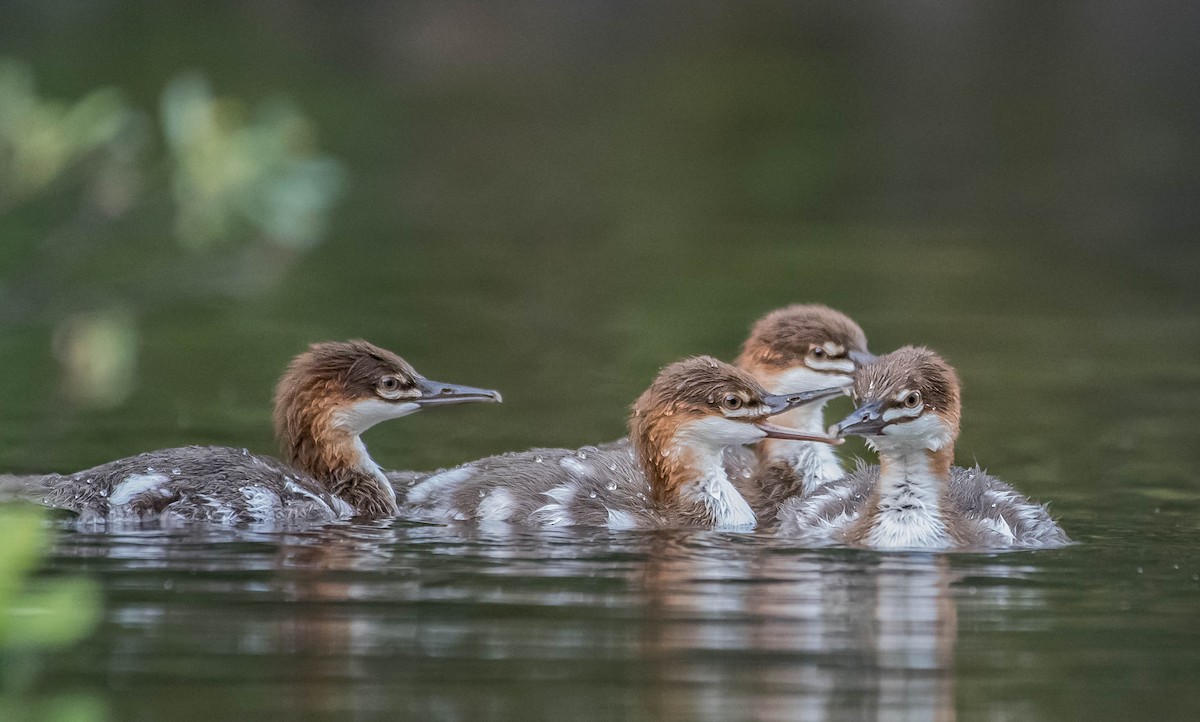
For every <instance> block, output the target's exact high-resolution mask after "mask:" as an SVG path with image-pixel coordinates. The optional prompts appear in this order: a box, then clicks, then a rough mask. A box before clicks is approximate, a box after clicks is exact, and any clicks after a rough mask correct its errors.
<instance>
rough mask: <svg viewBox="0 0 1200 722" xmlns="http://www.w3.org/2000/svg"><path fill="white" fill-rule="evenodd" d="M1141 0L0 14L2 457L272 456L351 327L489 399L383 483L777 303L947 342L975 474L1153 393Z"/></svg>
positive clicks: (1168, 223)
mask: <svg viewBox="0 0 1200 722" xmlns="http://www.w3.org/2000/svg"><path fill="white" fill-rule="evenodd" d="M1157 7H1158V8H1159V9H1158V10H1157V11H1156V12H1153V13H1151V12H1138V11H1136V10H1135V9H1133V8H1131V7H1130V6H1128V5H1127V4H1125V3H1117V2H1097V3H1077V4H1054V5H1047V4H1043V3H1005V4H992V3H962V4H957V5H955V6H953V7H943V6H937V5H933V4H928V3H906V4H895V3H782V2H775V3H771V2H751V3H743V4H738V5H736V6H734V5H731V4H725V3H670V2H656V3H620V2H618V3H609V2H606V3H555V2H521V3H473V2H450V3H421V2H417V3H400V4H393V3H356V4H355V6H354V7H353V9H351V8H347V7H344V6H342V5H339V4H329V3H319V2H250V3H156V2H144V3H138V2H98V3H83V4H81V3H70V2H10V3H6V4H5V5H4V6H3V8H2V9H0V56H2V57H3V58H5V60H4V61H3V65H0V94H2V95H3V97H0V119H2V120H0V239H2V242H0V364H2V366H3V368H4V369H5V371H6V373H4V374H3V376H2V378H0V398H3V400H4V408H5V414H4V418H3V420H2V421H0V468H4V469H10V470H17V471H41V470H47V469H53V470H71V469H76V468H81V467H84V466H87V465H90V464H93V463H98V462H101V461H106V460H108V459H111V458H113V457H115V456H119V455H123V454H128V453H133V452H136V451H140V450H145V449H149V448H156V447H162V446H168V445H173V444H180V443H185V442H201V443H222V444H232V445H238V446H243V445H244V446H249V447H252V448H254V449H259V450H269V449H271V448H272V447H273V444H272V441H271V438H270V430H269V428H268V418H269V416H268V414H269V408H268V407H269V399H270V393H271V386H272V384H273V382H274V379H275V377H276V376H277V375H278V373H279V372H280V370H281V369H282V366H283V364H284V363H285V362H286V360H287V359H288V358H289V357H290V356H291V355H292V354H294V353H295V352H297V351H298V350H299V349H301V348H303V347H304V346H305V345H306V344H307V343H309V342H312V341H316V340H322V339H331V338H346V337H351V336H363V337H366V338H369V339H371V340H373V341H375V342H377V343H380V344H383V345H386V346H389V347H391V348H393V349H395V350H397V351H399V352H400V353H401V354H403V355H405V356H406V357H408V358H409V359H410V360H411V361H412V362H413V363H414V364H415V365H416V366H417V367H418V368H419V369H421V370H422V371H423V372H425V373H426V374H428V375H429V376H431V377H433V378H445V379H447V380H452V381H462V382H465V383H476V384H484V385H491V386H494V387H497V388H500V389H502V390H503V391H504V392H505V394H506V400H507V403H506V405H505V406H503V407H500V408H488V409H471V410H454V411H453V412H451V413H448V414H438V415H435V414H427V415H423V416H422V417H419V418H416V419H411V420H407V421H405V422H402V424H403V428H398V427H399V426H400V425H399V424H397V425H393V426H392V428H388V429H387V430H379V431H376V432H374V433H373V434H372V438H371V439H370V441H371V444H372V448H373V449H374V450H375V451H376V454H377V456H379V457H380V458H381V460H383V461H385V462H386V463H387V464H388V465H391V466H397V467H400V466H415V467H429V466H437V465H440V464H447V463H452V462H455V461H458V460H460V459H462V458H464V457H466V456H470V455H472V454H480V453H486V452H491V451H498V450H502V449H508V448H513V447H519V446H528V445H530V444H535V443H537V444H568V445H577V444H580V443H586V442H588V441H597V440H599V439H602V438H608V437H613V436H618V435H620V434H621V433H622V428H623V415H624V410H625V406H626V404H627V403H628V402H629V401H630V400H631V399H632V398H634V397H635V396H636V394H637V393H638V392H639V391H640V389H641V388H642V387H643V386H644V384H645V382H646V381H647V379H648V378H650V376H651V375H652V373H653V371H654V369H656V368H657V367H658V366H660V365H662V364H664V363H667V362H670V361H671V360H674V359H676V358H678V357H680V356H682V355H685V354H691V353H714V354H717V355H720V356H723V357H727V358H728V357H732V356H733V355H734V354H735V352H736V350H737V346H738V343H739V342H740V340H741V338H742V337H743V335H744V333H745V331H746V329H747V328H748V327H749V324H750V323H751V322H752V321H753V320H754V319H755V318H756V317H757V316H758V315H759V314H760V313H762V312H763V311H765V310H768V309H770V308H772V307H775V306H778V305H780V304H783V303H787V302H792V301H821V302H825V303H829V304H831V305H834V306H835V307H838V308H841V309H843V310H845V311H846V312H847V313H849V314H851V315H852V316H853V317H855V318H856V319H858V320H859V321H860V323H862V324H863V326H864V327H865V328H866V330H867V332H868V335H869V337H870V338H871V339H872V342H873V347H874V348H875V349H877V350H881V351H882V350H886V349H888V348H892V347H895V346H896V345H899V344H902V343H906V342H922V343H929V344H933V345H935V346H937V347H938V348H939V349H940V350H942V351H943V352H944V353H945V354H947V355H948V357H949V358H950V359H951V360H952V361H953V362H955V363H957V364H959V365H960V366H961V367H962V370H963V374H964V377H965V381H966V384H967V389H968V399H967V403H968V405H969V406H968V414H967V438H968V439H969V440H972V441H976V442H977V443H976V444H975V446H976V447H978V448H979V450H980V451H983V450H986V451H988V452H992V453H989V455H988V458H993V456H992V454H994V453H996V450H997V449H999V448H1002V447H1007V446H1010V445H1011V444H1013V443H1018V444H1019V443H1024V442H1022V440H1021V439H1011V438H1006V439H991V438H989V437H988V436H983V435H982V434H980V435H978V436H976V435H975V434H974V430H976V429H979V428H980V427H981V426H982V425H985V424H986V423H987V421H986V419H987V418H988V417H989V416H993V415H996V414H1004V415H1008V416H1018V415H1019V416H1023V417H1025V418H1024V425H1025V426H1027V427H1029V426H1032V427H1033V428H1032V429H1031V431H1033V432H1036V433H1041V432H1043V431H1046V430H1047V429H1046V428H1045V427H1046V426H1047V421H1046V418H1047V416H1051V417H1052V416H1053V415H1054V414H1055V413H1056V412H1055V411H1054V408H1053V406H1055V405H1048V404H1047V403H1045V402H1046V401H1047V400H1050V399H1047V398H1046V396H1047V395H1049V396H1050V397H1051V398H1053V397H1054V396H1055V395H1059V396H1061V395H1062V394H1067V393H1070V392H1071V390H1072V388H1073V387H1074V386H1075V385H1077V384H1084V383H1086V382H1088V381H1092V382H1095V381H1096V380H1097V378H1096V377H1097V376H1104V377H1105V380H1111V379H1110V378H1109V377H1110V376H1111V375H1114V374H1117V375H1119V374H1125V373H1128V374H1129V375H1130V376H1131V377H1132V378H1135V379H1137V380H1139V381H1141V380H1144V379H1146V377H1147V376H1151V377H1161V376H1162V375H1164V374H1165V375H1171V378H1172V380H1173V381H1174V382H1175V383H1176V385H1174V386H1173V387H1172V388H1171V389H1170V391H1169V392H1168V391H1166V390H1165V389H1164V391H1163V393H1162V394H1161V395H1162V396H1163V397H1164V398H1161V399H1159V398H1156V399H1155V402H1156V403H1157V404H1166V405H1168V406H1169V405H1171V404H1173V403H1174V399H1176V398H1180V396H1181V395H1182V396H1186V397H1187V398H1188V406H1189V407H1190V402H1191V400H1192V399H1194V398H1195V396H1194V392H1195V390H1196V382H1197V375H1196V373H1195V372H1194V370H1193V369H1192V368H1191V367H1192V361H1193V360H1194V358H1195V352H1196V351H1197V345H1198V344H1197V334H1196V331H1197V318H1198V317H1197V310H1198V308H1200V304H1198V301H1200V290H1197V285H1196V284H1195V283H1193V282H1192V280H1193V279H1194V277H1195V275H1196V272H1197V270H1200V265H1198V264H1200V252H1198V251H1197V248H1196V244H1195V233H1196V230H1197V228H1198V227H1200V206H1198V205H1197V204H1196V203H1195V198H1196V193H1195V191H1196V190H1197V187H1198V186H1197V183H1196V181H1197V167H1198V164H1197V160H1198V157H1197V156H1198V153H1200V131H1198V130H1197V129H1198V127H1200V126H1198V125H1197V123H1196V122H1195V121H1196V118H1197V110H1198V109H1200V96H1198V95H1197V93H1196V92H1195V91H1196V85H1197V82H1198V81H1197V78H1196V74H1195V73H1194V68H1195V67H1196V65H1197V63H1196V61H1197V60H1198V59H1200V58H1198V57H1197V55H1198V53H1200V51H1198V50H1197V46H1196V44H1195V43H1194V42H1193V39H1194V32H1193V31H1194V30H1195V29H1196V27H1197V22H1196V21H1197V11H1196V10H1195V8H1194V7H1192V6H1190V5H1187V4H1184V3H1180V4H1178V5H1176V6H1169V5H1161V6H1157ZM1107 360H1112V361H1114V362H1115V363H1114V364H1108V363H1105V362H1106V361H1107ZM1183 362H1186V364H1187V368H1180V367H1179V365H1178V364H1179V363H1183ZM1156 375H1157V376H1156ZM1179 382H1183V384H1184V387H1183V388H1180V387H1179V386H1178V383H1179ZM1123 386H1125V385H1124V384H1114V385H1113V387H1111V388H1109V389H1108V390H1107V391H1106V395H1108V396H1109V398H1108V399H1103V400H1102V399H1095V402H1096V403H1097V404H1101V403H1102V404H1103V405H1101V406H1099V407H1098V408H1099V411H1098V412H1097V413H1095V414H1089V416H1093V417H1095V416H1099V417H1105V416H1110V415H1111V416H1112V417H1113V418H1087V419H1080V418H1072V419H1071V423H1072V424H1073V425H1080V424H1082V425H1084V426H1086V427H1087V429H1088V430H1091V431H1093V432H1095V431H1098V430H1101V429H1098V428H1097V425H1099V424H1102V423H1104V424H1120V423H1133V420H1131V419H1129V418H1128V416H1129V413H1130V412H1131V411H1134V412H1135V413H1136V407H1137V406H1138V405H1139V404H1143V403H1149V400H1148V399H1147V398H1146V397H1145V396H1144V394H1141V393H1138V394H1128V393H1127V391H1126V389H1125V388H1123ZM1088 391H1089V393H1090V391H1091V387H1090V386H1089V387H1088ZM1047 406H1050V407H1051V408H1050V409H1049V410H1048V409H1047ZM1131 407H1132V408H1131ZM1109 411H1111V412H1112V413H1111V414H1109V413H1108V412H1109ZM1117 416H1122V417H1124V418H1116V417H1117ZM1061 421H1062V419H1054V424H1053V425H1056V426H1057V425H1060V423H1061ZM1106 428H1107V427H1106ZM1061 431H1067V430H1066V429H1061ZM1070 431H1071V432H1072V433H1071V434H1070V437H1071V438H1072V441H1073V443H1089V440H1088V439H1087V438H1086V437H1080V436H1077V435H1075V434H1074V431H1075V429H1071V430H1070ZM1165 431H1166V432H1167V433H1168V434H1169V433H1170V430H1165ZM1055 433H1059V432H1055ZM1113 433H1116V432H1113ZM1165 448H1174V447H1170V446H1167V447H1165Z"/></svg>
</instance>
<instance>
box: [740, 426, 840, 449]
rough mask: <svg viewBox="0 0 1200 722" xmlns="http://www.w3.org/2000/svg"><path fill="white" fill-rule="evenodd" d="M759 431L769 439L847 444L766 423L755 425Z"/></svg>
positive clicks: (838, 440) (832, 444) (833, 444)
mask: <svg viewBox="0 0 1200 722" xmlns="http://www.w3.org/2000/svg"><path fill="white" fill-rule="evenodd" d="M754 426H755V427H757V428H758V430H759V431H762V432H764V433H765V434H766V435H767V438H768V439H792V440H793V441H816V442H818V443H821V444H829V445H830V446H837V445H838V444H841V443H843V442H845V439H838V438H835V437H830V436H817V435H815V434H805V433H803V432H801V431H796V430H795V429H785V428H784V427H782V426H776V425H775V424H769V423H767V422H766V421H759V422H758V423H756V424H755V425H754Z"/></svg>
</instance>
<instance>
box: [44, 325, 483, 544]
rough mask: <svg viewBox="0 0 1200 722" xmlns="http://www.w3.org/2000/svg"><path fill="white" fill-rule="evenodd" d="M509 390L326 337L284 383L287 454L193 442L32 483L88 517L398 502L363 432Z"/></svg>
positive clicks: (263, 515) (293, 518)
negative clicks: (430, 373)
mask: <svg viewBox="0 0 1200 722" xmlns="http://www.w3.org/2000/svg"><path fill="white" fill-rule="evenodd" d="M472 401H495V402H498V401H500V394H498V393H497V392H495V391H491V390H488V389H477V388H472V387H470V386H457V385H454V384H446V383H440V382H436V381H430V380H428V379H426V378H424V377H423V376H421V375H420V374H419V373H417V372H416V370H415V369H413V367H412V366H410V365H409V364H408V362H406V361H405V360H404V359H402V358H400V357H399V356H397V355H396V354H394V353H392V352H391V351H386V350H384V349H381V348H379V347H378V346H374V345H372V344H370V343H367V342H366V341H349V342H345V343H319V344H314V345H313V346H311V347H310V348H309V349H308V351H306V352H305V353H302V354H300V355H299V356H297V357H296V358H295V359H293V360H292V362H291V364H290V365H289V366H288V368H287V371H286V372H285V373H284V375H283V377H282V378H281V379H280V380H279V384H278V385H277V386H276V388H275V413H274V420H275V435H276V437H277V439H278V441H279V443H280V445H281V447H282V449H283V453H284V460H283V461H279V460H277V459H273V458H271V457H268V456H259V455H257V454H250V453H248V452H247V451H246V450H245V449H230V448H225V447H207V446H186V447H182V448H176V449H162V450H159V451H151V452H149V453H145V454H140V455H138V456H133V457H129V458H127V459H120V460H118V461H113V462H110V463H108V464H103V465H101V466H97V467H94V468H91V469H87V470H86V471H81V472H78V473H76V474H70V475H59V474H53V475H49V476H45V477H38V478H36V479H34V480H32V481H30V482H28V483H27V485H26V489H27V492H32V496H33V497H34V498H35V500H37V501H39V502H40V503H42V504H46V505H48V506H53V507H58V508H63V509H69V510H71V511H74V512H77V513H78V514H80V517H81V520H83V521H101V520H146V519H151V518H155V517H158V518H161V519H163V520H172V521H174V520H182V521H206V522H213V523H220V524H237V523H241V522H260V523H261V522H284V523H291V522H320V521H327V520H332V519H336V518H348V517H359V518H366V519H374V518H379V517H387V516H391V515H393V514H395V512H396V508H397V507H396V496H395V493H394V492H393V490H392V487H391V485H390V484H389V483H388V482H387V478H386V477H385V476H384V475H383V472H382V471H381V470H380V468H379V466H378V465H376V464H375V462H374V461H372V460H371V457H370V456H369V455H368V454H367V449H366V447H365V446H364V445H363V443H362V439H361V438H360V436H361V435H362V433H363V432H364V431H366V430H367V429H369V428H371V427H372V426H374V425H375V424H377V423H379V422H381V421H385V420H387V419H395V418H399V417H401V416H407V415H409V414H412V413H414V412H416V411H419V410H421V409H422V408H425V407H427V406H441V405H445V404H457V403H466V402H472Z"/></svg>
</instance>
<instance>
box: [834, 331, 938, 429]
mask: <svg viewBox="0 0 1200 722" xmlns="http://www.w3.org/2000/svg"><path fill="white" fill-rule="evenodd" d="M904 390H915V391H920V392H921V398H922V400H923V402H924V403H925V407H926V408H930V409H933V410H934V411H937V412H938V413H940V414H942V416H945V417H946V418H947V419H949V420H951V421H952V422H953V423H954V424H955V426H957V425H958V421H959V417H960V416H961V413H962V410H961V400H960V397H961V384H960V383H959V380H958V373H957V372H955V370H954V367H953V366H951V365H950V364H948V363H946V360H945V359H943V358H942V357H941V356H939V355H938V354H937V353H936V352H934V351H931V350H930V349H928V348H924V347H917V346H905V347H903V348H899V349H896V350H895V351H893V352H891V353H889V354H885V355H883V356H880V357H879V358H878V359H877V360H876V361H875V362H874V363H872V364H869V365H868V366H865V367H863V368H862V369H861V370H860V371H859V372H858V374H857V375H856V376H855V379H854V398H855V399H856V400H858V402H859V403H865V402H870V401H878V400H881V399H888V398H891V397H893V396H895V395H896V394H898V393H900V392H901V391H904Z"/></svg>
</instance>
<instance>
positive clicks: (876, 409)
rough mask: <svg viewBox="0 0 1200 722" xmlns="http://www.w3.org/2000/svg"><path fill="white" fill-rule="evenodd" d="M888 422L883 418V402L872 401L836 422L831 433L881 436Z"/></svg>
mask: <svg viewBox="0 0 1200 722" xmlns="http://www.w3.org/2000/svg"><path fill="white" fill-rule="evenodd" d="M885 426H887V422H886V421H884V420H883V402H882V401H872V402H871V403H869V404H863V405H862V406H859V407H858V408H857V409H855V410H854V411H852V412H851V413H850V415H849V416H847V417H846V418H844V419H842V420H841V421H839V422H837V423H836V424H834V426H833V429H832V431H831V433H834V434H837V435H838V436H849V435H853V436H879V435H880V434H882V433H883V427H885Z"/></svg>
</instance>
